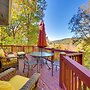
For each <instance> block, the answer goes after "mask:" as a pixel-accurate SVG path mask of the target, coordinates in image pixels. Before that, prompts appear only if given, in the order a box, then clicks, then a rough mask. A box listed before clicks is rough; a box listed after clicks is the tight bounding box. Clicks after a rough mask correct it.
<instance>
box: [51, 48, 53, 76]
mask: <svg viewBox="0 0 90 90" xmlns="http://www.w3.org/2000/svg"><path fill="white" fill-rule="evenodd" d="M52 53H53V56H52V57H51V64H52V76H53V60H54V50H53V48H52Z"/></svg>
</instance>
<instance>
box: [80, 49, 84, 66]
mask: <svg viewBox="0 0 90 90" xmlns="http://www.w3.org/2000/svg"><path fill="white" fill-rule="evenodd" d="M79 52H80V53H82V55H81V57H80V58H81V62H80V64H81V65H84V50H80V51H79Z"/></svg>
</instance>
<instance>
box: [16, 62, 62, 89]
mask: <svg viewBox="0 0 90 90" xmlns="http://www.w3.org/2000/svg"><path fill="white" fill-rule="evenodd" d="M23 65H24V64H23V60H19V70H18V71H17V74H20V75H22V76H26V77H27V69H25V72H24V73H23ZM35 72H37V66H36V67H35V68H33V70H30V71H29V76H28V77H31V75H32V74H33V73H35ZM40 75H41V76H40V79H39V83H38V90H62V89H61V88H60V86H59V70H58V71H56V70H55V68H54V73H53V76H52V74H51V69H48V67H47V66H46V65H45V64H44V65H43V67H42V68H40Z"/></svg>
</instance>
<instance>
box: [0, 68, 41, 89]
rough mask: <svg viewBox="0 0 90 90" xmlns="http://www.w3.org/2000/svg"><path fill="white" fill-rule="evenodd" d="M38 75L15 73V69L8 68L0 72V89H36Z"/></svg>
mask: <svg viewBox="0 0 90 90" xmlns="http://www.w3.org/2000/svg"><path fill="white" fill-rule="evenodd" d="M39 77H40V74H39V73H34V74H33V75H32V76H31V78H27V77H24V76H21V75H16V69H15V68H10V69H8V70H6V71H4V72H2V73H0V90H37V84H38V80H39Z"/></svg>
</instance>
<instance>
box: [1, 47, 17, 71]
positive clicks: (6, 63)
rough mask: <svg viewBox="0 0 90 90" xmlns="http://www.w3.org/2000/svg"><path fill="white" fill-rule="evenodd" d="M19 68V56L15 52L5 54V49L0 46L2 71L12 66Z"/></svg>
mask: <svg viewBox="0 0 90 90" xmlns="http://www.w3.org/2000/svg"><path fill="white" fill-rule="evenodd" d="M10 67H17V68H18V57H17V56H15V55H14V54H13V53H9V54H7V55H6V54H5V53H4V51H3V49H1V48H0V72H2V71H4V70H6V69H8V68H10Z"/></svg>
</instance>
